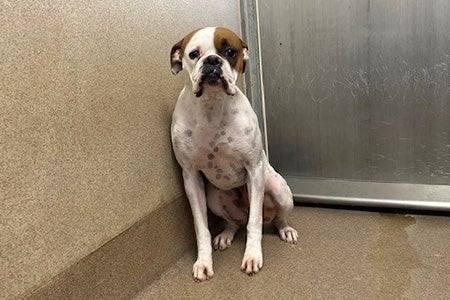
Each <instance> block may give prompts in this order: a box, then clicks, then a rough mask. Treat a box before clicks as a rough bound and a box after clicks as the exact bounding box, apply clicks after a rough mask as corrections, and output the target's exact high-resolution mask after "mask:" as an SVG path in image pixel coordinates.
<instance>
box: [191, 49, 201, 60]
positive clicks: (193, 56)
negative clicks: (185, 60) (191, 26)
mask: <svg viewBox="0 0 450 300" xmlns="http://www.w3.org/2000/svg"><path fill="white" fill-rule="evenodd" d="M199 55H200V52H198V50H194V51H191V53H189V58H190V59H196V58H197V57H198V56H199Z"/></svg>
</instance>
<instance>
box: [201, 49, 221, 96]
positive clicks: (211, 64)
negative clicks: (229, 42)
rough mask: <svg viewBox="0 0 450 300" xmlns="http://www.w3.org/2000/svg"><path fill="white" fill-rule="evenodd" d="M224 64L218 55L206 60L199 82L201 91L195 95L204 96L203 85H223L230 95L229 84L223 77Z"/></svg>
mask: <svg viewBox="0 0 450 300" xmlns="http://www.w3.org/2000/svg"><path fill="white" fill-rule="evenodd" d="M222 63H223V62H222V60H221V59H220V58H219V57H218V56H216V55H210V56H208V57H206V58H205V60H204V61H203V66H202V75H201V78H200V82H199V85H200V89H199V90H198V92H197V93H195V95H196V96H197V97H200V96H201V95H202V94H203V84H205V83H207V84H209V85H213V86H214V85H218V84H220V83H222V84H223V87H224V89H225V91H226V92H227V93H228V90H229V89H228V87H229V83H228V81H227V80H226V79H225V77H224V76H223V71H222Z"/></svg>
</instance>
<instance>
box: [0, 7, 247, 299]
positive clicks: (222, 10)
mask: <svg viewBox="0 0 450 300" xmlns="http://www.w3.org/2000/svg"><path fill="white" fill-rule="evenodd" d="M196 7H201V12H200V11H197V10H195V9H194V8H196ZM238 9H239V4H238V2H237V1H218V0H217V1H208V5H205V2H204V1H200V0H191V1H188V0H186V1H180V2H179V3H174V2H172V1H166V0H157V1H123V2H119V1H87V0H86V1H81V0H80V1H71V2H69V1H26V0H16V1H2V2H1V4H0V28H2V29H1V31H2V33H1V34H0V57H1V62H0V66H1V67H0V78H1V81H0V151H1V156H0V201H1V203H0V206H1V209H0V269H1V272H0V286H1V288H0V298H6V297H13V296H18V295H26V294H28V293H29V292H31V291H32V290H33V289H35V288H37V287H38V286H40V285H42V284H45V283H46V282H48V281H49V280H50V279H51V278H52V277H53V276H55V275H56V274H58V273H60V272H61V271H62V270H64V269H66V268H67V267H68V266H70V265H72V264H74V263H75V262H77V261H78V260H79V259H81V258H82V257H84V256H86V255H88V254H89V253H92V252H93V251H94V250H96V249H97V248H99V247H100V246H101V245H103V244H104V243H105V242H107V241H108V240H110V239H111V238H113V237H114V236H116V235H118V234H119V233H121V232H122V231H123V230H125V229H126V228H128V227H129V226H131V225H132V224H134V223H135V222H136V221H138V220H139V219H140V218H142V217H143V216H145V215H147V214H149V213H150V212H151V211H153V210H155V209H156V208H158V207H160V206H161V205H163V204H166V203H169V202H170V201H172V200H174V199H176V198H177V197H179V196H180V195H181V194H182V187H181V180H180V177H179V172H178V168H177V166H176V163H175V162H174V159H173V157H172V152H171V146H170V142H169V122H170V116H171V112H172V109H173V106H174V102H175V100H176V97H177V94H178V91H179V90H180V88H181V86H182V82H183V76H177V77H172V75H171V73H170V70H169V61H168V59H169V50H170V48H171V46H172V45H173V44H174V43H175V42H177V41H178V40H179V39H180V38H181V37H182V36H183V35H184V34H185V33H187V31H189V30H191V29H195V28H197V27H200V26H206V25H220V26H227V27H230V28H231V29H234V30H236V31H239V29H238V28H239V11H238Z"/></svg>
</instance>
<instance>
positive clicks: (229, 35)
mask: <svg viewBox="0 0 450 300" xmlns="http://www.w3.org/2000/svg"><path fill="white" fill-rule="evenodd" d="M214 47H216V49H217V52H218V54H219V55H220V56H222V57H223V58H225V59H226V60H228V62H229V63H230V65H231V67H232V68H233V69H235V70H236V71H238V72H244V70H245V61H244V48H245V49H248V46H247V45H246V44H245V43H244V42H243V41H242V40H241V39H240V38H239V37H238V36H237V35H236V34H235V33H234V32H233V31H231V30H229V29H227V28H223V27H217V28H216V30H215V32H214ZM228 48H231V49H233V50H235V51H236V55H235V56H234V57H228V56H226V55H225V51H226V50H227V49H228Z"/></svg>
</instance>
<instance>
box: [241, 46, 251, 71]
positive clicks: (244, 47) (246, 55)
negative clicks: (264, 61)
mask: <svg viewBox="0 0 450 300" xmlns="http://www.w3.org/2000/svg"><path fill="white" fill-rule="evenodd" d="M241 42H242V53H243V54H244V58H243V61H244V63H243V65H242V73H244V72H245V66H246V65H247V61H248V60H249V59H250V56H249V55H248V46H247V44H246V43H245V42H243V41H242V40H241Z"/></svg>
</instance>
